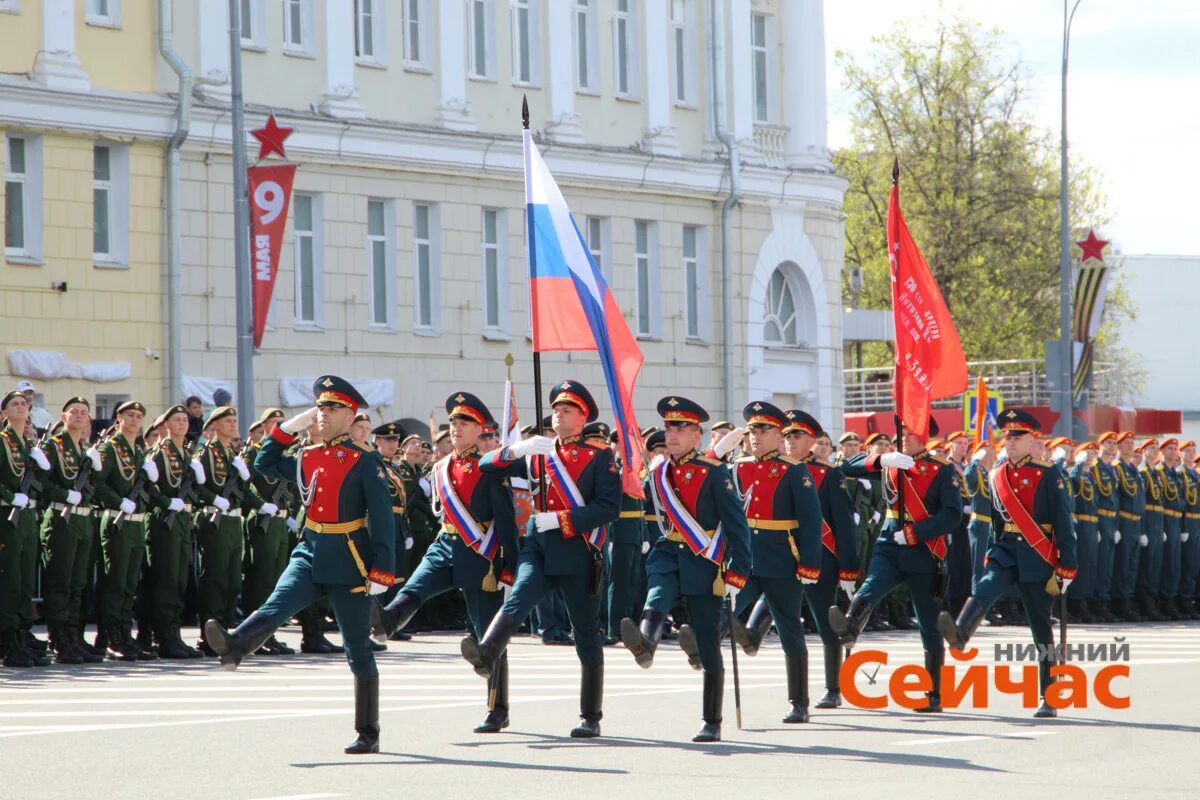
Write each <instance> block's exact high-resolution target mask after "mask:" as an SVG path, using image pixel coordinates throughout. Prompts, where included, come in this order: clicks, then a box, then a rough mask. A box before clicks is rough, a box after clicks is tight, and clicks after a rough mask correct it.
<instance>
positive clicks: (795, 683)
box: [783, 653, 808, 725]
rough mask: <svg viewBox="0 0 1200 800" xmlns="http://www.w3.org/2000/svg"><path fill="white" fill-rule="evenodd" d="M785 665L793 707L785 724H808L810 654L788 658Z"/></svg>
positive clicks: (789, 699) (784, 720) (790, 701)
mask: <svg viewBox="0 0 1200 800" xmlns="http://www.w3.org/2000/svg"><path fill="white" fill-rule="evenodd" d="M783 663H784V665H785V666H786V667H787V685H788V702H789V703H791V705H792V710H791V711H789V712H788V715H787V716H786V717H784V718H783V722H785V723H787V724H789V725H793V724H797V723H801V722H808V653H805V654H804V655H802V656H787V657H786V658H784V661H783Z"/></svg>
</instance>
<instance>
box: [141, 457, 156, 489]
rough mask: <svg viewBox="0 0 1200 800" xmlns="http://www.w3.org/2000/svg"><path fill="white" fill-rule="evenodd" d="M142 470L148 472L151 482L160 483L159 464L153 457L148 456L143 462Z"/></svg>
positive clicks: (147, 475)
mask: <svg viewBox="0 0 1200 800" xmlns="http://www.w3.org/2000/svg"><path fill="white" fill-rule="evenodd" d="M142 472H144V473H146V477H147V478H149V479H150V482H151V483H158V464H155V463H154V459H153V458H147V459H146V460H145V461H143V462H142Z"/></svg>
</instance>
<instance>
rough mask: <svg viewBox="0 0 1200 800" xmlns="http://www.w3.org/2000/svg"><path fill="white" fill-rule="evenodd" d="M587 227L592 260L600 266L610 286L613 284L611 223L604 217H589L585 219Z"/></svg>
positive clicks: (601, 272) (588, 245)
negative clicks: (610, 257)
mask: <svg viewBox="0 0 1200 800" xmlns="http://www.w3.org/2000/svg"><path fill="white" fill-rule="evenodd" d="M585 227H586V228H587V236H586V237H585V238H586V239H587V247H588V252H589V253H591V254H592V261H595V262H596V266H597V267H599V268H600V274H601V275H603V276H604V281H605V282H606V283H608V284H609V285H610V286H611V285H612V264H611V263H609V262H610V260H611V259H609V257H608V253H609V251H610V249H611V248H610V247H609V242H610V239H609V235H610V234H609V224H608V220H607V219H606V218H604V217H588V218H587V220H585Z"/></svg>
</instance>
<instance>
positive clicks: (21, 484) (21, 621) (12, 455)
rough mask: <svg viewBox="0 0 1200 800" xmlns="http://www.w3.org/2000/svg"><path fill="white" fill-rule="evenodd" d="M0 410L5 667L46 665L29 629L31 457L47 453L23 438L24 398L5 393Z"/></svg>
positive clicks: (33, 558) (34, 525) (33, 547)
mask: <svg viewBox="0 0 1200 800" xmlns="http://www.w3.org/2000/svg"><path fill="white" fill-rule="evenodd" d="M0 410H2V411H3V412H4V417H5V424H4V429H3V431H0V439H2V440H3V441H0V647H3V648H4V666H6V667H21V668H25V667H34V666H38V667H44V666H47V665H49V663H50V660H49V659H48V658H46V657H45V656H44V655H43V653H42V652H41V648H37V646H36V644H35V643H34V637H33V636H32V635H31V634H30V633H29V626H30V624H31V623H32V614H31V612H30V607H31V605H32V598H33V580H34V571H35V569H36V567H37V547H38V519H37V512H36V508H37V497H36V494H35V492H34V485H33V484H35V483H37V481H36V480H35V476H36V472H35V471H34V470H35V469H36V466H35V465H36V461H35V459H36V458H38V457H40V458H42V459H43V460H44V459H45V455H44V454H43V453H41V451H40V450H39V451H37V455H36V456H35V455H34V454H33V453H31V452H30V450H31V448H30V446H29V442H28V441H27V440H26V439H25V436H24V430H25V426H26V422H27V420H28V418H29V400H28V399H27V398H26V397H25V395H24V394H22V393H21V392H20V391H12V392H9V393H8V394H6V395H4V400H3V401H0ZM47 463H48V462H47ZM35 648H36V649H35Z"/></svg>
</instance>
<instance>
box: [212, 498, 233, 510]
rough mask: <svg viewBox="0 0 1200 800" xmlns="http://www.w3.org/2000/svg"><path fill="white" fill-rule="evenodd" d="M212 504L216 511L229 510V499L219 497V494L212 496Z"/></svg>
mask: <svg viewBox="0 0 1200 800" xmlns="http://www.w3.org/2000/svg"><path fill="white" fill-rule="evenodd" d="M212 504H213V505H214V506H216V507H217V510H218V511H228V510H229V501H228V500H226V499H225V498H224V497H221V495H217V496H216V497H214V498H213V503H212Z"/></svg>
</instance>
